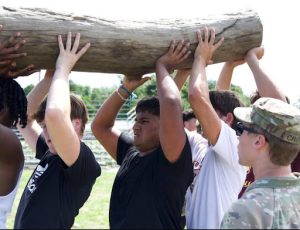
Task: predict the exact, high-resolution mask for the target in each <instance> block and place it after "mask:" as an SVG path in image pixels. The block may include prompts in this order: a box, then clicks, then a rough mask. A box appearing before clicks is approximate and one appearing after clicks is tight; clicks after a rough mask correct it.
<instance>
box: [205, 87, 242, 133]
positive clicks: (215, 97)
mask: <svg viewBox="0 0 300 230" xmlns="http://www.w3.org/2000/svg"><path fill="white" fill-rule="evenodd" d="M209 99H210V102H211V104H212V106H213V108H214V109H215V110H217V111H219V112H220V113H221V114H222V115H223V116H226V115H227V113H232V114H233V110H234V109H235V108H236V107H244V104H243V102H242V101H241V100H240V99H239V98H238V97H237V96H236V95H235V94H234V93H233V92H231V91H229V90H211V91H209ZM233 117H234V120H233V124H232V125H231V127H232V128H233V129H235V128H236V124H237V119H236V117H235V116H234V114H233Z"/></svg>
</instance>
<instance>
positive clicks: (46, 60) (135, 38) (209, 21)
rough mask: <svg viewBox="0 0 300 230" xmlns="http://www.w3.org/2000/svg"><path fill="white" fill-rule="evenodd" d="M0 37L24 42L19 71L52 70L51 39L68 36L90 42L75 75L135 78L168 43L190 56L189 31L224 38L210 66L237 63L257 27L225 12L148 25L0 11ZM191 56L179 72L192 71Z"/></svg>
mask: <svg viewBox="0 0 300 230" xmlns="http://www.w3.org/2000/svg"><path fill="white" fill-rule="evenodd" d="M0 24H2V25H3V26H4V30H3V31H2V32H1V34H0V36H1V37H3V36H5V37H9V36H10V35H11V33H12V32H16V31H19V32H21V33H22V36H23V37H24V38H25V39H26V45H25V46H24V47H23V48H22V52H27V53H28V56H27V57H26V58H22V59H20V60H18V61H17V65H18V66H19V67H22V66H25V65H28V64H34V65H35V66H37V67H38V68H41V69H49V68H54V67H55V61H56V58H57V55H58V51H59V50H58V45H57V35H58V34H62V35H63V38H65V37H66V34H67V32H68V31H71V32H74V35H75V32H80V33H81V44H84V43H86V42H91V44H92V46H91V48H90V49H89V50H88V52H87V53H86V54H85V55H84V56H83V57H82V58H81V59H80V60H79V62H78V63H77V65H76V66H75V68H74V70H75V71H84V72H103V73H122V74H127V75H140V74H145V73H150V72H154V67H155V61H156V60H157V58H159V57H160V56H161V55H162V54H163V53H165V52H166V51H167V50H168V47H169V45H170V41H171V40H172V39H174V40H180V39H189V40H190V43H191V47H190V48H191V51H192V53H193V52H194V51H195V48H196V46H197V40H196V35H195V32H196V30H197V29H199V28H201V27H203V26H210V27H214V28H215V30H216V40H219V39H220V38H221V37H222V36H223V37H224V38H225V41H224V43H223V45H222V46H221V47H220V48H219V49H218V50H217V51H216V53H215V55H214V57H213V60H214V63H219V62H224V61H229V60H237V59H240V58H242V57H243V56H244V55H245V53H246V52H247V51H248V50H249V49H251V48H253V47H257V46H260V45H261V42H262V30H263V27H262V23H261V21H260V18H259V16H258V14H257V13H256V12H254V11H253V10H251V9H247V10H243V11H241V12H227V13H225V14H221V15H215V16H208V17H205V18H204V19H203V18H202V19H200V18H190V19H159V20H153V21H133V20H131V21H125V20H106V19H103V18H97V17H91V16H84V15H83V16H78V15H74V14H67V13H58V12H52V11H51V10H48V9H40V8H32V9H29V8H12V7H5V6H0ZM192 60H193V55H190V57H189V58H188V59H187V60H186V61H185V62H184V63H183V64H182V65H180V68H190V67H191V66H192Z"/></svg>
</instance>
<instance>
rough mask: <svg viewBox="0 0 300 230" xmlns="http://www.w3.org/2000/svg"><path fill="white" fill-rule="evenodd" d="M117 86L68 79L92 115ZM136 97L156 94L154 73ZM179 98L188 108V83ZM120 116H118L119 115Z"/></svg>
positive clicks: (238, 92)
mask: <svg viewBox="0 0 300 230" xmlns="http://www.w3.org/2000/svg"><path fill="white" fill-rule="evenodd" d="M208 86H209V89H210V90H213V89H215V86H216V81H209V82H208ZM33 87H34V86H33V85H29V86H27V87H25V88H24V91H25V93H26V95H27V94H28V93H29V92H30V91H31V90H32V88H33ZM116 88H117V87H110V88H104V87H103V88H90V87H89V86H82V85H78V84H76V83H75V82H73V81H72V80H70V91H71V92H73V93H75V94H77V95H80V96H81V98H82V99H83V101H84V102H85V104H86V106H87V108H88V110H89V113H90V116H91V117H92V116H94V114H95V113H96V111H97V110H98V108H99V107H100V106H101V105H102V104H103V102H104V101H105V100H106V99H107V98H108V97H109V96H110V95H111V94H112V93H113V92H114V91H115V90H116ZM231 90H232V91H233V92H234V93H235V94H236V95H237V96H238V97H239V98H240V99H241V100H242V101H243V102H244V104H245V105H246V106H248V105H249V104H250V102H249V98H248V97H247V96H246V95H244V93H243V90H242V89H241V87H239V86H236V85H231ZM134 93H135V94H136V95H137V97H138V99H140V98H143V97H146V96H149V97H150V96H154V95H157V87H156V79H155V75H154V74H153V75H152V77H151V79H150V80H149V81H147V82H146V83H145V84H144V85H143V86H141V87H139V88H138V89H136V91H135V92H134ZM180 93H181V98H182V105H183V109H184V110H186V109H189V108H190V105H189V102H188V83H187V82H186V83H185V84H184V86H183V87H182V89H181V92H180ZM138 99H137V100H134V101H133V102H131V103H130V104H125V105H124V106H123V108H122V114H123V115H119V116H125V115H124V114H125V113H127V112H128V111H129V110H130V109H131V108H133V107H134V106H135V105H136V103H137V101H138ZM119 118H120V117H119Z"/></svg>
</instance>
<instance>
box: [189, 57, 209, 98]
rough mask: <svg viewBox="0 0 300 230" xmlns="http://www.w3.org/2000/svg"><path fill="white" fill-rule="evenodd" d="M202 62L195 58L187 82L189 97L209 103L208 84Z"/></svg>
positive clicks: (204, 64)
mask: <svg viewBox="0 0 300 230" xmlns="http://www.w3.org/2000/svg"><path fill="white" fill-rule="evenodd" d="M205 67H206V63H205V62H204V60H201V59H198V58H195V60H194V62H193V69H192V73H191V76H190V82H189V97H197V99H196V100H198V99H201V98H202V99H205V100H207V101H209V90H208V82H207V77H206V71H205Z"/></svg>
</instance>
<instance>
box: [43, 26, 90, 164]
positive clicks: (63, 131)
mask: <svg viewBox="0 0 300 230" xmlns="http://www.w3.org/2000/svg"><path fill="white" fill-rule="evenodd" d="M79 42H80V34H79V33H77V34H76V37H75V41H74V43H73V44H72V34H71V33H70V32H69V33H68V36H67V42H66V47H64V45H63V42H62V37H61V35H59V36H58V45H59V50H60V53H59V56H58V58H57V61H56V69H55V72H54V76H53V79H52V83H51V86H50V89H49V94H48V98H47V106H46V111H45V124H46V127H47V131H48V134H49V137H50V138H51V142H52V144H53V146H54V147H55V150H56V151H57V154H58V155H59V156H60V158H61V159H62V160H63V161H64V162H65V164H66V165H68V166H71V165H73V164H74V162H75V161H76V160H77V158H78V156H79V152H80V139H79V137H78V135H77V133H76V131H75V129H74V127H73V124H72V121H71V118H70V113H71V102H70V89H69V74H70V72H71V70H72V68H73V67H74V65H75V64H76V62H77V61H78V60H79V58H80V57H81V56H82V55H83V54H84V53H85V52H86V51H87V50H88V48H89V47H90V43H87V44H86V45H85V46H84V47H83V48H82V49H80V50H78V48H79Z"/></svg>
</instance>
